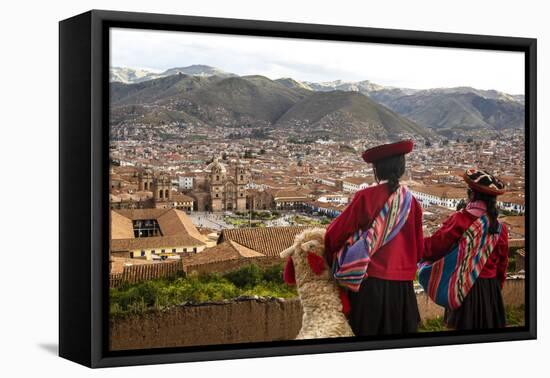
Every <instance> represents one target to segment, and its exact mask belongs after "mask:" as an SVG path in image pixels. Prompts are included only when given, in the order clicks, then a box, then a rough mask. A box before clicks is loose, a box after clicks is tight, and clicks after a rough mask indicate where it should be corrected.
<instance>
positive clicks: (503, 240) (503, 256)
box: [495, 224, 508, 289]
mask: <svg viewBox="0 0 550 378" xmlns="http://www.w3.org/2000/svg"><path fill="white" fill-rule="evenodd" d="M496 248H497V250H496V251H495V252H497V253H498V254H499V257H500V258H499V260H498V263H497V278H498V279H499V281H500V288H501V289H502V287H503V286H504V281H506V271H507V270H508V230H507V229H506V226H505V225H504V224H503V225H502V234H501V236H500V239H499V241H498V243H497V245H496Z"/></svg>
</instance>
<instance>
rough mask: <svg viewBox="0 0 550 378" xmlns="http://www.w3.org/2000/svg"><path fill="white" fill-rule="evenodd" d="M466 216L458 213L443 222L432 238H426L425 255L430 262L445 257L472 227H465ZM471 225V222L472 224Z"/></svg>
mask: <svg viewBox="0 0 550 378" xmlns="http://www.w3.org/2000/svg"><path fill="white" fill-rule="evenodd" d="M463 217H464V216H463V215H462V213H460V212H456V213H454V214H453V215H451V216H450V217H449V218H447V219H446V220H445V222H443V224H442V225H441V227H440V228H439V230H437V231H436V232H434V233H433V235H432V236H429V237H427V238H424V255H423V257H424V258H425V259H428V260H437V259H439V258H441V257H443V256H445V254H446V253H447V252H449V250H450V249H451V247H452V246H453V244H455V243H456V242H457V240H458V239H460V237H461V236H462V235H463V234H464V231H465V230H466V229H467V228H468V227H469V226H470V225H469V224H467V225H465V222H464V218H463ZM470 223H471V222H470Z"/></svg>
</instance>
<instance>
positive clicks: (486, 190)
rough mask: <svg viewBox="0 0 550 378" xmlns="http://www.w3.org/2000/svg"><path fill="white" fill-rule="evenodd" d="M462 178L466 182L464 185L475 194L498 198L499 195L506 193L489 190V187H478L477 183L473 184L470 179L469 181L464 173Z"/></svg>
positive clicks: (498, 190)
mask: <svg viewBox="0 0 550 378" xmlns="http://www.w3.org/2000/svg"><path fill="white" fill-rule="evenodd" d="M462 178H463V179H464V181H465V182H466V184H468V186H469V187H470V188H472V189H473V190H475V191H477V192H480V193H485V194H489V195H491V196H500V195H502V194H504V193H506V191H505V190H503V189H494V188H490V187H488V186H485V185H480V184H478V183H477V182H474V181H473V180H472V179H470V178H469V177H468V175H467V174H466V173H464V174H463V175H462Z"/></svg>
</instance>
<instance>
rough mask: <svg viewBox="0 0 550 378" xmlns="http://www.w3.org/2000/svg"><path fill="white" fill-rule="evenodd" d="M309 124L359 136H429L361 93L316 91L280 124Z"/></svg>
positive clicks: (421, 129) (422, 128) (288, 125)
mask: <svg viewBox="0 0 550 378" xmlns="http://www.w3.org/2000/svg"><path fill="white" fill-rule="evenodd" d="M306 125H307V127H308V128H310V129H312V130H329V131H330V132H331V133H335V134H339V133H350V132H351V133H357V135H358V137H360V136H363V137H364V136H367V135H376V136H377V137H384V136H396V135H401V134H410V135H421V136H424V137H429V136H430V135H431V134H432V133H431V132H430V131H429V130H427V129H426V128H424V127H422V126H419V125H417V124H415V123H414V122H411V121H410V120H408V119H406V118H404V117H401V116H399V115H398V114H396V113H394V112H393V111H391V110H389V109H387V108H386V107H384V106H381V105H379V104H377V103H375V102H374V101H372V100H371V99H369V98H368V97H367V96H365V95H362V94H360V93H357V92H344V91H331V92H316V93H314V94H312V95H311V96H308V97H306V98H304V99H303V100H302V101H300V102H298V103H297V104H296V105H294V106H293V107H292V108H290V109H289V110H288V111H287V112H286V113H285V114H284V115H283V116H282V117H281V118H280V119H279V120H278V121H277V126H280V127H298V128H300V127H306Z"/></svg>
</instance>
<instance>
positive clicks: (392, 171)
mask: <svg viewBox="0 0 550 378" xmlns="http://www.w3.org/2000/svg"><path fill="white" fill-rule="evenodd" d="M373 164H374V173H375V175H376V178H377V179H378V180H379V181H382V180H388V187H389V188H390V193H393V192H395V191H396V190H397V188H399V179H400V178H401V176H403V174H404V173H405V155H396V156H390V157H388V158H385V159H382V160H378V161H376V162H374V163H373Z"/></svg>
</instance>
